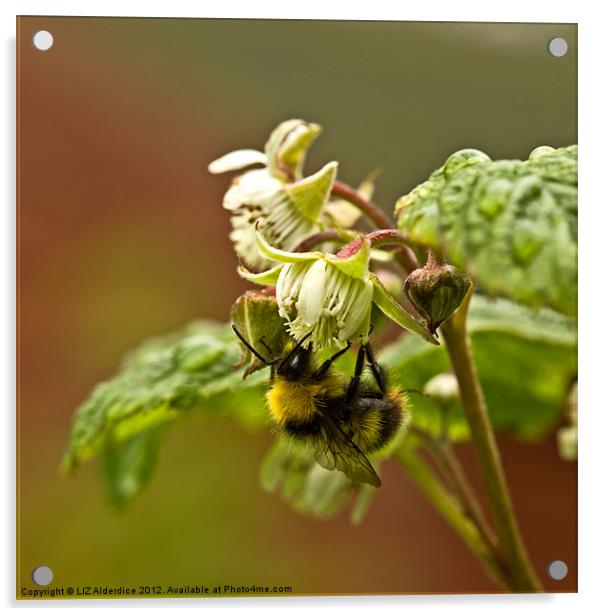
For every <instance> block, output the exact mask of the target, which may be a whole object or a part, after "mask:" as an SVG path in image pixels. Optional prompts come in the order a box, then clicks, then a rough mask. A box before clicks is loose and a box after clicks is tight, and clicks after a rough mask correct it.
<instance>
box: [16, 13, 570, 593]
mask: <svg viewBox="0 0 602 616" xmlns="http://www.w3.org/2000/svg"><path fill="white" fill-rule="evenodd" d="M39 29H47V30H49V31H50V32H52V34H53V35H54V41H55V42H54V46H53V47H52V49H51V50H49V51H48V52H44V53H42V52H39V51H36V50H35V49H34V48H33V47H32V45H31V37H32V35H33V33H34V32H36V31H37V30H39ZM18 32H19V35H18V41H17V46H18V80H19V84H18V95H19V104H18V114H19V118H18V122H19V166H18V194H19V212H18V217H19V307H18V312H19V351H20V353H19V366H18V367H19V439H20V441H19V444H20V446H19V472H20V475H19V480H18V482H19V489H20V493H19V505H20V509H19V513H20V515H19V528H18V547H19V551H20V559H19V575H20V576H21V580H20V581H19V580H18V584H19V586H21V585H22V584H23V583H26V584H29V577H30V573H31V570H32V569H33V568H34V567H35V566H36V565H40V564H46V565H48V566H50V567H51V568H52V569H53V570H54V572H55V581H54V583H56V584H58V585H63V584H64V585H67V584H70V585H76V584H79V585H83V584H99V585H100V584H114V585H120V584H137V583H144V584H150V585H152V584H164V585H166V584H170V583H171V584H180V585H181V584H203V585H211V584H233V585H236V584H246V585H249V584H253V583H255V584H270V585H271V584H277V585H290V586H292V587H293V589H294V591H295V592H296V593H388V592H417V593H425V592H437V593H442V592H479V591H489V590H493V589H494V587H493V585H492V584H491V583H490V582H489V580H488V579H487V578H486V577H485V575H484V574H483V573H482V571H481V569H480V566H479V564H478V563H477V562H476V560H475V559H474V558H473V557H472V555H471V554H470V553H469V552H468V551H467V550H466V548H465V547H464V546H463V545H462V544H461V543H460V541H459V540H458V539H456V537H455V536H454V534H453V533H452V532H451V531H450V530H449V529H448V528H447V527H446V526H445V524H444V523H443V522H442V521H441V520H440V519H439V518H438V516H437V514H436V513H434V512H433V510H432V509H431V508H430V506H429V505H428V504H427V503H426V502H425V501H424V500H423V497H422V496H421V495H420V494H419V493H418V492H417V491H416V489H415V488H414V487H413V485H412V484H411V483H410V482H409V480H407V479H406V478H405V476H404V475H403V473H402V472H401V471H400V470H399V469H398V468H397V467H396V466H395V464H394V463H389V464H388V465H385V467H384V469H383V480H384V487H383V488H382V489H381V490H380V492H379V494H378V496H377V499H376V502H375V505H374V507H373V509H372V510H371V512H370V513H369V515H368V517H367V519H366V521H365V522H364V524H363V525H362V526H361V527H359V528H353V527H351V526H350V524H349V522H348V520H347V517H346V515H345V514H343V515H341V516H338V517H337V518H335V519H333V520H331V521H326V522H325V521H315V520H313V519H310V518H307V517H304V516H301V515H299V514H296V513H294V512H292V511H291V510H290V509H289V508H288V507H287V506H286V505H285V504H283V503H282V502H281V501H280V500H279V498H278V497H277V496H273V495H267V494H265V493H263V492H262V491H261V489H260V488H259V485H258V467H259V464H260V461H261V458H262V455H263V454H264V452H265V451H266V450H267V448H268V446H269V443H270V440H271V437H270V436H269V434H267V433H259V434H249V433H246V432H244V431H242V430H241V429H240V428H239V427H238V426H237V425H234V424H232V423H230V422H227V421H225V420H213V421H209V420H207V419H206V418H203V417H202V416H201V415H200V414H199V415H198V416H196V417H195V418H193V419H189V420H187V421H186V425H178V426H176V427H175V428H174V429H173V430H172V433H171V435H170V437H169V438H168V441H167V443H166V445H165V447H164V449H163V451H162V454H161V459H160V462H159V468H158V472H157V475H156V477H155V479H154V481H153V482H152V484H151V486H150V488H149V489H148V490H147V491H146V492H145V493H144V494H142V496H140V497H139V498H138V499H137V500H136V501H135V502H134V504H133V505H132V507H131V508H130V509H129V510H128V511H126V512H125V513H123V514H117V513H116V512H115V511H113V510H111V509H110V508H109V507H108V506H107V504H106V502H105V500H104V499H103V495H102V492H101V489H100V488H99V483H98V481H97V476H96V470H97V469H96V468H95V464H94V463H92V464H89V465H87V466H86V467H85V468H83V469H82V471H81V472H80V473H79V475H78V476H77V478H76V479H67V478H65V477H62V476H61V475H60V474H59V472H58V465H59V462H60V457H61V452H62V449H63V447H64V445H65V442H66V439H67V434H68V428H69V420H70V416H71V414H72V412H73V409H74V408H75V407H76V406H77V405H78V404H79V403H80V402H81V401H82V400H83V399H84V398H85V396H86V395H87V393H88V392H89V391H90V389H91V387H92V386H93V385H94V384H95V383H97V382H98V381H100V380H102V379H105V378H107V377H109V376H110V375H111V374H112V373H113V371H114V370H115V368H116V366H117V365H118V362H119V361H120V359H121V357H122V355H123V353H124V352H125V351H127V350H129V349H130V348H131V347H133V346H135V345H137V344H138V343H139V342H141V341H143V340H144V339H145V338H147V337H148V336H150V335H155V334H160V333H164V332H169V331H170V330H173V329H175V328H177V327H179V326H180V325H182V324H184V323H185V322H187V321H188V320H191V319H194V318H197V317H210V318H215V319H220V320H225V319H226V318H227V314H228V310H229V306H230V304H231V302H232V301H233V299H234V298H235V297H236V296H237V295H238V294H239V293H240V292H241V291H242V290H243V289H244V288H245V285H244V283H243V282H242V281H241V280H239V279H238V278H237V276H236V273H235V269H234V266H235V264H236V260H235V257H234V255H233V253H232V251H231V248H230V246H229V244H228V241H227V237H226V236H227V232H228V219H227V216H226V214H225V212H224V211H223V210H222V209H221V198H222V195H223V192H224V190H225V188H226V186H227V184H228V181H229V179H228V178H226V177H221V176H220V177H213V176H210V175H209V174H208V172H207V171H206V167H207V164H208V163H209V162H210V161H211V160H212V159H214V158H216V157H217V156H219V155H221V154H223V153H225V152H227V151H230V150H232V149H236V148H240V147H257V148H261V147H262V145H263V143H264V142H265V140H266V138H267V136H268V134H269V132H270V130H271V129H272V128H273V127H274V126H275V125H276V124H277V123H278V122H280V121H282V120H284V119H287V118H290V117H302V118H304V119H307V120H311V121H315V122H318V123H320V124H322V126H323V127H324V129H325V130H324V133H323V135H322V136H321V137H320V139H319V140H318V142H317V143H316V145H315V146H314V148H313V149H312V152H311V155H310V158H309V160H308V165H307V168H308V171H314V170H315V169H317V168H318V167H319V165H321V164H322V163H323V162H326V161H327V160H332V159H336V160H339V161H340V163H341V167H340V177H341V178H342V179H344V180H345V181H347V182H349V183H352V184H353V183H357V182H358V181H359V180H360V179H361V178H362V177H363V176H364V175H365V174H366V173H368V172H369V171H371V170H372V169H373V168H375V167H382V168H383V170H384V173H383V175H382V176H381V178H380V180H379V184H378V188H377V193H376V195H375V198H376V200H377V201H378V202H379V203H380V204H382V205H383V207H386V208H388V209H389V210H391V209H392V206H393V203H394V201H395V199H396V198H397V197H398V196H400V195H401V194H403V193H404V192H406V191H408V190H409V189H411V188H412V187H413V186H414V185H416V184H417V183H418V182H420V181H422V180H423V179H425V178H426V177H427V175H428V174H429V173H430V172H431V171H432V169H433V168H434V167H436V166H438V165H439V164H440V163H441V162H442V161H443V160H444V159H445V158H446V157H447V156H448V155H449V154H450V153H451V152H453V151H455V150H457V149H460V148H462V147H476V148H480V149H482V150H484V151H486V152H488V153H489V155H490V156H491V157H492V158H502V157H516V158H524V157H526V156H527V155H528V153H529V152H530V151H531V150H532V149H533V148H534V147H535V146H538V145H542V144H547V145H552V146H561V145H567V144H570V143H574V142H575V141H576V126H577V118H576V77H577V76H576V42H577V41H576V37H577V30H576V26H573V25H545V24H539V25H535V24H497V25H496V24H459V23H454V24H444V23H432V24H426V23H391V22H381V23H379V22H371V23H369V22H364V23H360V22H355V23H352V22H310V21H298V22H282V21H270V22H260V21H237V20H196V19H195V20H185V19H177V20H174V19H121V18H120V19H107V18H102V19H99V18H94V19H92V18H58V17H26V18H20V19H19V24H18ZM554 36H562V37H564V38H565V39H566V40H567V41H568V44H569V53H568V54H567V56H565V57H564V58H561V59H556V58H553V57H551V56H550V55H548V53H547V50H546V45H547V42H548V41H549V40H550V39H551V38H552V37H554ZM501 444H502V451H503V457H504V462H505V464H506V468H507V471H508V476H509V481H510V485H511V489H512V492H513V495H514V499H515V502H516V507H517V510H518V516H519V519H520V523H521V525H522V528H523V530H524V534H525V537H526V542H527V545H528V547H529V549H530V550H531V552H532V555H533V560H534V563H535V566H536V568H537V570H538V572H539V574H540V575H541V576H542V578H543V579H544V583H545V584H546V587H547V588H548V589H549V590H570V589H575V588H576V566H577V561H576V531H577V529H576V466H575V465H574V464H567V463H565V462H561V461H560V460H559V458H558V456H557V454H556V450H555V443H554V439H553V437H550V439H548V441H546V442H544V443H541V444H538V445H533V444H524V443H522V444H521V443H516V442H513V441H511V440H510V439H509V438H502V440H501ZM461 454H462V457H463V459H464V460H465V461H466V462H467V463H468V464H469V465H470V468H471V469H474V465H475V462H474V459H473V457H472V453H471V451H470V448H469V447H463V448H461ZM472 475H473V476H475V479H476V473H472ZM554 559H562V560H565V561H566V562H567V563H568V566H569V576H568V577H567V578H566V579H565V580H564V581H562V582H552V581H550V580H548V579H547V578H546V576H545V567H546V565H547V563H548V562H549V561H551V560H554Z"/></svg>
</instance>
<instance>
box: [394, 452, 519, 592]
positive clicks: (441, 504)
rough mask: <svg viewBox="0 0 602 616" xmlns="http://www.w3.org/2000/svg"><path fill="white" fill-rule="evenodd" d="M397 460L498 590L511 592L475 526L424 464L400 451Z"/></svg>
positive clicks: (412, 453)
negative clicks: (505, 589) (506, 589)
mask: <svg viewBox="0 0 602 616" xmlns="http://www.w3.org/2000/svg"><path fill="white" fill-rule="evenodd" d="M397 459H398V460H399V461H400V463H401V465H402V466H403V467H404V469H405V471H406V473H407V474H408V475H409V476H410V477H411V478H412V480H413V481H414V483H415V484H416V485H417V486H418V488H419V489H420V490H421V491H422V493H423V494H424V496H425V497H426V498H427V499H428V500H429V501H430V502H431V504H432V505H433V507H434V508H435V509H436V510H437V512H438V513H439V515H441V517H443V519H444V520H445V521H446V522H447V523H448V524H449V525H450V526H451V527H452V528H453V529H454V530H455V531H456V533H457V534H458V535H459V536H460V538H461V539H462V540H463V541H464V543H465V544H466V545H467V546H468V547H469V548H470V549H471V550H472V551H473V552H474V553H475V555H476V556H477V557H478V558H479V559H480V560H481V562H482V563H483V565H484V567H485V570H486V571H487V573H488V574H489V576H490V577H491V579H492V580H493V581H494V582H495V583H496V584H498V585H499V586H501V587H502V588H508V589H510V590H512V588H511V586H510V585H509V583H508V581H507V579H506V577H505V575H504V572H503V571H502V569H501V568H500V566H499V563H498V561H497V559H496V556H495V554H494V553H493V552H492V551H491V550H490V548H489V547H488V546H487V544H486V542H485V541H484V540H483V537H482V535H481V533H480V531H479V529H478V528H477V526H476V525H475V524H474V522H473V521H472V520H471V519H469V518H468V517H467V516H466V515H465V514H464V512H463V511H462V506H461V505H460V504H459V503H458V502H457V500H456V499H455V498H454V497H453V495H452V494H450V493H449V492H448V491H447V490H446V489H445V488H444V487H443V486H442V485H441V483H440V482H439V481H438V480H437V478H436V477H435V476H434V475H433V473H432V472H431V470H430V469H429V467H428V466H427V465H426V464H425V463H424V461H423V460H421V459H420V458H419V457H418V456H417V455H416V452H415V451H413V450H409V451H406V450H401V451H400V452H398V454H397Z"/></svg>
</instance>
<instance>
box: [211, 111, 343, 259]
mask: <svg viewBox="0 0 602 616" xmlns="http://www.w3.org/2000/svg"><path fill="white" fill-rule="evenodd" d="M320 131H321V128H320V127H319V126H318V125H317V124H309V123H307V122H303V121H302V120H288V121H287V122H283V123H282V124H280V125H279V126H278V127H277V128H276V129H275V130H274V131H273V132H272V134H271V135H270V138H269V140H268V142H267V144H266V146H265V153H263V152H259V151H256V150H237V151H235V152H230V153H229V154H226V155H225V156H222V157H221V158H218V159H217V160H215V161H213V162H212V163H211V164H210V165H209V171H210V172H212V173H223V172H226V171H234V170H239V169H244V168H246V167H248V166H251V165H256V164H263V165H265V166H264V168H263V169H254V170H251V171H246V172H245V173H243V174H242V175H240V176H239V177H237V178H235V179H234V181H233V182H232V185H231V186H230V188H229V189H228V191H227V192H226V194H225V196H224V202H223V205H224V208H225V209H227V210H229V211H230V212H231V213H232V214H231V224H232V232H231V234H230V239H231V240H232V242H233V244H234V249H235V251H236V253H237V254H238V256H239V257H240V259H241V260H242V261H243V262H244V263H245V264H247V265H249V266H250V267H252V268H255V269H265V268H266V267H269V266H270V265H271V264H272V262H271V261H270V259H269V258H266V256H265V255H263V254H261V253H260V252H259V250H258V248H257V244H256V240H255V225H256V223H257V222H258V221H260V222H261V228H262V232H263V233H264V235H265V237H266V238H267V240H268V241H269V242H270V244H272V245H273V246H275V247H277V248H280V249H283V250H292V249H294V248H295V247H296V246H297V245H298V244H299V243H301V242H302V241H303V240H305V239H307V238H308V237H310V236H311V235H313V234H315V233H317V232H319V231H320V230H322V229H323V222H322V218H321V217H322V210H323V207H324V204H325V203H326V202H327V201H328V198H329V196H330V191H331V188H332V184H333V182H334V179H335V176H336V171H337V163H336V162H330V163H328V164H326V165H325V166H324V167H323V168H322V169H320V171H318V172H317V173H314V174H313V175H310V176H309V177H306V178H302V176H301V173H302V168H303V163H304V161H305V155H306V152H307V149H308V148H309V146H310V145H311V143H312V142H313V140H314V139H315V137H316V136H317V135H318V134H319V133H320Z"/></svg>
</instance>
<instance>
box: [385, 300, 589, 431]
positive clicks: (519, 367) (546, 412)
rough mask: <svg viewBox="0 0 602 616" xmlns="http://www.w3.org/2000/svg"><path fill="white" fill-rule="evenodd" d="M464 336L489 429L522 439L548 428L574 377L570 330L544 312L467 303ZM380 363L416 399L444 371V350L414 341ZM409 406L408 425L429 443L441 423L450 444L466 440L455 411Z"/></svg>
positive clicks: (423, 403)
mask: <svg viewBox="0 0 602 616" xmlns="http://www.w3.org/2000/svg"><path fill="white" fill-rule="evenodd" d="M468 328H469V334H470V340H471V344H472V349H473V353H474V358H475V363H476V367H477V372H478V375H479V378H480V380H481V384H482V387H483V391H484V393H485V398H486V400H487V405H488V408H489V411H490V414H491V419H492V423H493V426H494V428H495V429H496V430H498V431H506V432H510V433H512V434H514V435H517V436H519V437H521V438H526V439H536V438H539V437H541V436H542V435H543V434H545V433H546V432H548V431H549V430H550V429H552V428H554V427H555V425H556V423H557V422H558V418H559V416H560V413H561V412H562V406H563V401H564V399H565V397H566V392H567V389H568V386H569V385H570V383H571V382H572V381H573V379H574V377H575V375H576V371H577V348H576V341H577V339H576V326H575V322H574V321H573V320H572V319H570V318H568V317H564V316H562V315H560V314H559V313H556V312H553V311H551V310H549V309H542V310H540V311H538V312H534V311H532V310H530V309H528V308H525V307H523V306H518V305H516V304H513V303H512V302H510V301H508V300H503V299H498V300H488V299H485V298H483V297H479V296H475V297H474V298H473V299H472V303H471V308H470V313H469V320H468ZM380 360H381V361H382V362H383V365H384V366H385V367H388V368H389V370H390V371H391V380H392V381H393V384H394V385H396V386H399V387H401V388H403V389H416V390H419V391H422V389H423V388H424V386H425V384H426V383H427V382H428V381H429V380H430V379H432V378H433V377H434V376H436V375H438V374H440V373H443V372H448V371H450V370H451V366H450V363H449V359H448V357H447V353H446V351H445V348H442V347H438V348H437V347H433V346H431V345H428V344H426V343H425V342H424V341H423V340H421V339H420V338H417V337H415V336H405V337H403V338H402V339H401V340H400V341H398V342H396V343H394V344H392V345H390V346H389V347H386V348H385V349H383V351H382V353H381V354H380ZM410 399H411V403H412V421H413V422H414V424H415V425H417V426H419V427H421V428H423V429H426V430H428V431H430V432H431V433H433V434H435V435H437V434H439V432H440V430H441V428H442V422H447V425H448V434H449V436H450V437H451V438H452V439H455V440H464V439H466V438H468V437H469V428H468V425H467V423H466V420H465V418H464V414H463V411H462V409H461V407H460V405H459V403H454V404H450V405H449V407H448V408H447V410H446V411H443V409H442V407H441V406H440V404H439V403H438V402H437V401H436V400H434V399H432V398H426V397H424V396H421V395H417V394H410ZM445 413H447V416H445Z"/></svg>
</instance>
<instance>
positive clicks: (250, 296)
mask: <svg viewBox="0 0 602 616" xmlns="http://www.w3.org/2000/svg"><path fill="white" fill-rule="evenodd" d="M230 317H231V319H232V323H233V324H234V325H235V326H236V328H237V329H238V331H239V332H240V333H241V334H242V335H243V336H244V337H245V339H246V340H247V341H248V342H249V344H251V346H253V348H255V349H256V350H257V351H258V352H259V354H260V355H261V356H262V357H263V358H264V359H265V360H266V361H272V360H273V359H274V358H275V357H277V356H278V355H279V354H280V351H281V350H282V348H283V346H284V343H285V340H286V338H288V334H287V333H286V331H285V329H284V323H283V321H282V319H281V317H280V315H279V314H278V303H277V301H276V294H275V289H274V287H268V288H266V289H262V290H252V291H246V292H245V293H243V294H242V295H241V296H240V297H239V298H238V299H237V300H236V301H235V302H234V305H233V306H232V310H231V312H230ZM241 348H242V352H243V355H242V356H241V361H240V363H239V366H242V365H244V364H248V365H247V369H246V370H245V373H244V377H247V376H249V374H252V373H253V372H255V371H256V370H259V369H260V368H263V367H264V365H265V364H263V362H261V361H260V360H259V359H258V358H257V357H255V355H253V354H252V353H251V352H250V351H249V349H247V348H246V347H244V346H243V345H242V344H241Z"/></svg>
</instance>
